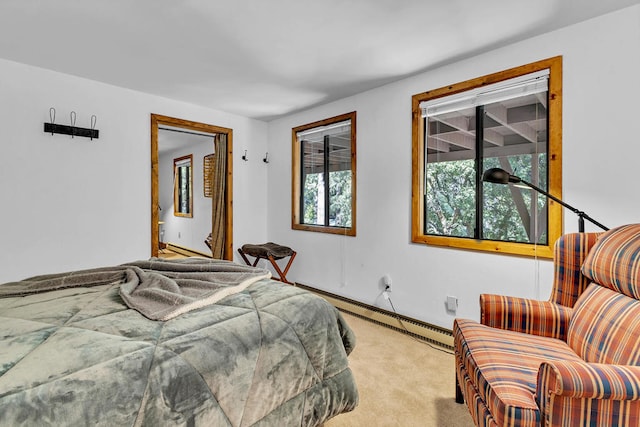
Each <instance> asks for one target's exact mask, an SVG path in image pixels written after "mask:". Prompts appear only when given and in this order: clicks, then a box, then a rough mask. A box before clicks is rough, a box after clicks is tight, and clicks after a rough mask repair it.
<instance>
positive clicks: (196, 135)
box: [151, 114, 233, 260]
mask: <svg viewBox="0 0 640 427" xmlns="http://www.w3.org/2000/svg"><path fill="white" fill-rule="evenodd" d="M169 136H171V137H170V138H169ZM198 140H199V141H198ZM203 141H204V143H203ZM203 150H204V151H203ZM216 150H217V152H218V153H217V154H218V156H216V157H217V160H218V164H216V165H215V166H216V170H217V171H218V172H217V173H218V174H219V175H218V176H217V177H216V178H214V182H215V188H214V189H213V191H211V190H212V189H211V182H205V181H208V180H207V177H210V176H209V175H207V174H208V173H211V174H214V173H216V172H214V171H211V170H210V169H207V170H206V171H204V167H203V169H202V170H201V171H200V172H199V173H198V168H199V167H201V165H202V164H203V163H206V161H205V158H206V157H209V160H210V159H211V155H212V154H214V153H216ZM185 151H195V152H196V153H203V152H206V153H207V154H206V155H204V156H203V155H200V154H196V155H194V156H193V162H192V166H194V170H193V173H192V175H191V176H190V179H192V181H193V182H194V184H193V186H194V189H198V190H199V191H197V192H194V194H193V196H190V195H191V192H189V193H185V194H187V195H189V197H193V200H189V203H195V206H193V207H192V208H191V209H193V212H191V213H190V215H191V216H185V215H175V214H174V212H176V210H175V200H176V199H175V197H176V191H183V190H184V189H185V188H187V187H185V186H184V185H182V186H180V187H178V188H176V187H175V183H176V182H182V181H179V180H178V181H176V180H175V169H174V168H173V166H174V163H173V161H174V160H175V159H173V158H172V157H171V156H173V155H176V153H180V152H185ZM232 153H233V130H232V129H229V128H224V127H220V126H215V125H211V124H206V123H199V122H193V121H189V120H184V119H178V118H174V117H168V116H162V115H158V114H151V256H154V257H157V256H158V255H159V252H160V250H161V248H160V246H161V245H162V244H163V243H164V240H165V238H164V234H165V233H167V232H168V233H167V234H170V236H168V237H169V238H170V239H176V236H173V234H176V235H177V236H178V239H180V238H181V237H182V235H181V233H183V232H184V230H185V229H184V228H183V229H182V230H183V231H177V232H176V231H175V230H165V224H166V225H167V227H168V226H169V222H174V221H175V222H178V221H182V227H185V226H186V227H188V228H187V230H188V231H187V233H186V234H185V236H186V235H188V236H189V238H190V239H191V241H197V242H199V243H192V244H189V246H191V247H193V248H194V249H195V252H198V251H199V249H200V248H199V246H198V245H201V244H204V241H205V240H207V237H208V234H209V233H211V237H212V239H213V241H214V242H215V245H214V247H212V248H211V253H212V255H213V257H214V258H221V259H226V260H232V259H233V236H232V230H233V210H232V206H233V201H232V194H233V188H232V181H233V180H232V177H233V169H232V165H233V158H232ZM165 158H170V159H171V162H172V163H171V165H172V166H171V167H165V166H166V165H165V164H164V163H166V160H165ZM183 163H184V162H183ZM209 163H211V162H209ZM180 165H181V166H182V167H183V168H184V167H185V166H184V165H182V163H180ZM196 166H197V167H196ZM161 168H162V170H160V169H161ZM165 169H166V170H165ZM169 169H170V170H169ZM167 170H169V172H168V174H169V175H170V176H169V178H166V173H167ZM172 178H173V179H172ZM167 182H169V184H167ZM204 187H207V189H205V190H204V195H203V194H202V193H203V190H202V189H203V188H204ZM189 190H191V188H189ZM183 192H184V191H183ZM211 193H213V194H211ZM181 197H182V196H181ZM163 205H164V206H163ZM167 220H170V221H167ZM198 224H204V225H200V226H198ZM178 230H180V229H179V228H178ZM172 233H173V234H172ZM161 234H163V237H161ZM186 241H187V242H189V240H188V239H186ZM205 250H206V249H205Z"/></svg>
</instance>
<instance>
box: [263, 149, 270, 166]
mask: <svg viewBox="0 0 640 427" xmlns="http://www.w3.org/2000/svg"><path fill="white" fill-rule="evenodd" d="M262 161H263V162H265V163H269V152H268V151H267V152H266V153H264V159H262Z"/></svg>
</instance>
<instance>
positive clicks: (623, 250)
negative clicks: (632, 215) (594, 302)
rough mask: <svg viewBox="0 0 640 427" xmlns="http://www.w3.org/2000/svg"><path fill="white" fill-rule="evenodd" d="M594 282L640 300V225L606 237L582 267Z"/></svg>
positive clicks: (623, 228)
mask: <svg viewBox="0 0 640 427" xmlns="http://www.w3.org/2000/svg"><path fill="white" fill-rule="evenodd" d="M582 273H583V276H584V277H587V278H588V279H590V280H591V281H593V282H595V283H597V284H599V285H600V286H604V287H605V288H609V289H612V290H614V291H616V292H619V293H621V294H623V295H626V296H628V297H631V298H634V299H637V300H640V224H629V225H623V226H621V227H616V228H614V229H611V230H609V231H607V232H606V233H604V234H603V235H602V237H601V238H600V239H599V240H598V244H597V245H595V246H594V247H593V249H592V250H591V251H590V252H589V254H588V255H587V257H586V258H585V260H584V262H583V263H582Z"/></svg>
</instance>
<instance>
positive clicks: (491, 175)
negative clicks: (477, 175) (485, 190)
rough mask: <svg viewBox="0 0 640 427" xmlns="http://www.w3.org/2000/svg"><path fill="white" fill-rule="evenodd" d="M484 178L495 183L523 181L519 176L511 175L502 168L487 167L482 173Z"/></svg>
mask: <svg viewBox="0 0 640 427" xmlns="http://www.w3.org/2000/svg"><path fill="white" fill-rule="evenodd" d="M482 180H483V181H485V182H491V183H493V184H508V183H510V182H514V183H518V182H521V181H522V180H521V179H520V178H519V177H517V176H515V175H511V174H510V173H509V172H507V171H506V170H504V169H500V168H491V169H487V170H486V171H485V172H484V174H482Z"/></svg>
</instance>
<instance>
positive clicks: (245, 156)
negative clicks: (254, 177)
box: [242, 150, 249, 162]
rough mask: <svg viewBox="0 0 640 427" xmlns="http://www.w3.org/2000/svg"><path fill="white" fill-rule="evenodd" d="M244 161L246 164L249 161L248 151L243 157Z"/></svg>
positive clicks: (245, 151)
mask: <svg viewBox="0 0 640 427" xmlns="http://www.w3.org/2000/svg"><path fill="white" fill-rule="evenodd" d="M242 160H244V161H245V162H248V161H249V158H248V157H247V150H244V154H243V155H242Z"/></svg>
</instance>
